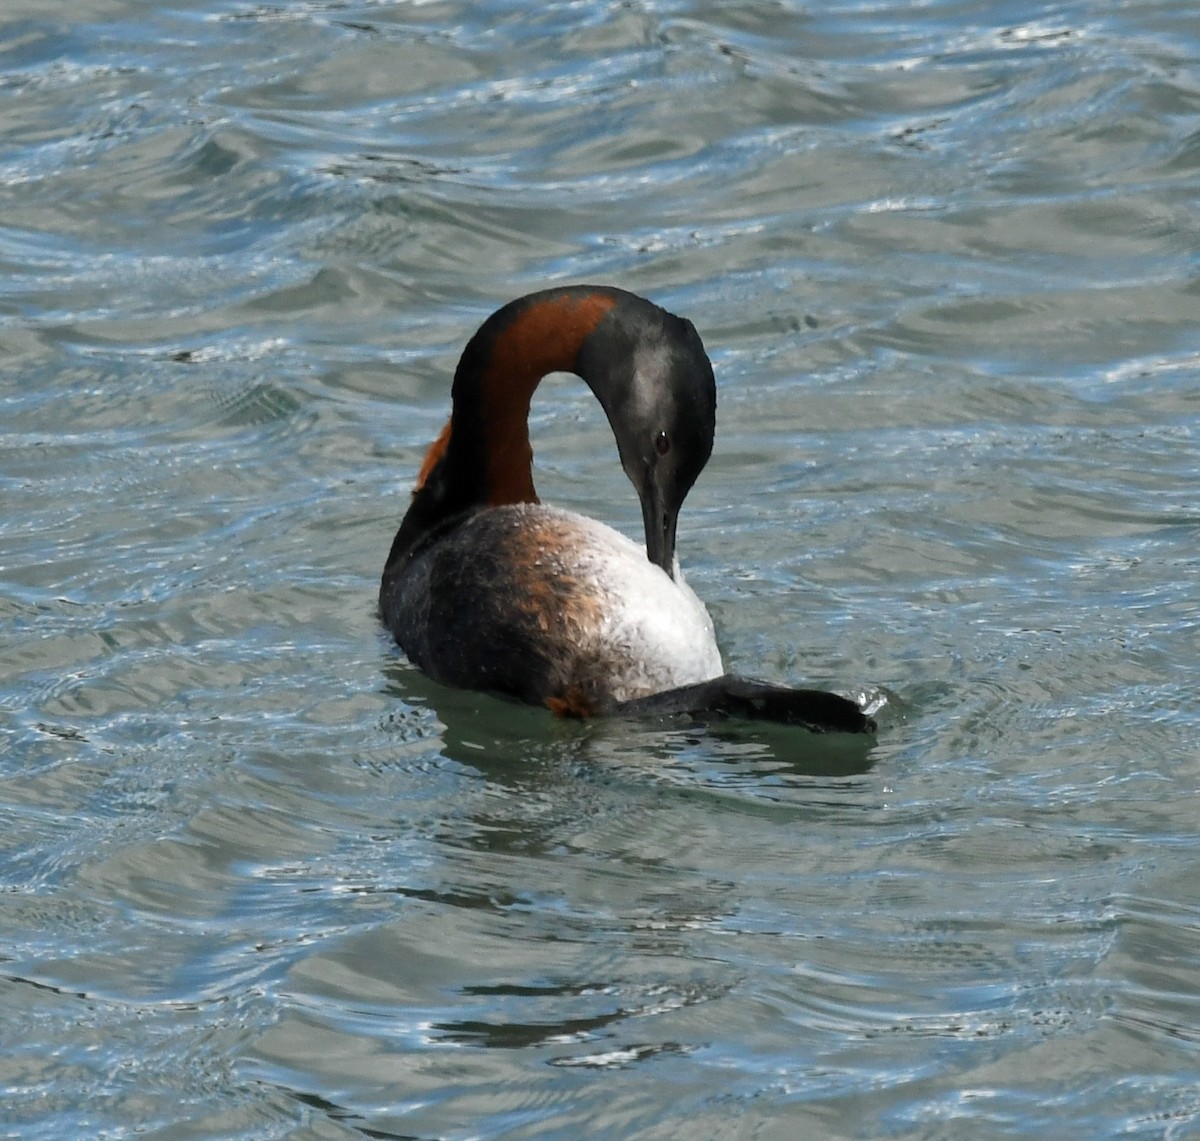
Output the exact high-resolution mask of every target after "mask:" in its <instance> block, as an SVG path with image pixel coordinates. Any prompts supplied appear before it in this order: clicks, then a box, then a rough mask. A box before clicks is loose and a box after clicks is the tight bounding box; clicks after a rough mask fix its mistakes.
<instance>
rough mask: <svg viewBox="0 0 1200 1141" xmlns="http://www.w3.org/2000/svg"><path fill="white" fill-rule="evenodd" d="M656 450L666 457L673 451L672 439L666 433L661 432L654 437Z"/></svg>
mask: <svg viewBox="0 0 1200 1141" xmlns="http://www.w3.org/2000/svg"><path fill="white" fill-rule="evenodd" d="M654 450H655V451H656V452H658V454H659V455H660V456H665V455H666V454H667V452H669V451H670V450H671V437H670V436H668V435H667V434H666V432H659V434H658V435H657V436H655V437H654Z"/></svg>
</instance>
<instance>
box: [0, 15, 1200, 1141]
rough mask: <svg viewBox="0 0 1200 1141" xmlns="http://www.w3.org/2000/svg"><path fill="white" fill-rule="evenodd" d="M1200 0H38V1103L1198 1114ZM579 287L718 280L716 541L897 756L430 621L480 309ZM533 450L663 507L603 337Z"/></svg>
mask: <svg viewBox="0 0 1200 1141" xmlns="http://www.w3.org/2000/svg"><path fill="white" fill-rule="evenodd" d="M1193 24H1194V14H1193V13H1191V12H1190V11H1189V10H1187V9H1186V8H1185V7H1184V6H1181V5H1172V4H1148V3H1146V4H1135V5H1133V6H1126V7H1125V8H1122V9H1121V10H1120V11H1119V12H1114V13H1111V14H1108V15H1098V14H1097V13H1096V12H1094V11H1093V10H1092V9H1090V8H1085V7H1079V6H1071V7H1067V8H1063V9H1057V10H1055V11H1054V12H1050V11H1047V10H1044V9H1040V8H1031V7H1028V6H1022V5H1019V4H1006V5H1002V6H1000V7H998V8H997V7H996V6H994V5H993V6H970V5H968V6H965V7H964V6H958V7H947V6H945V5H934V6H932V7H923V8H919V9H912V8H910V7H887V6H883V7H872V8H862V7H854V6H843V7H835V8H833V9H828V10H822V11H821V12H810V11H806V10H800V9H794V8H792V7H790V6H787V5H782V6H781V5H766V4H763V5H745V6H741V7H737V8H731V7H729V6H728V5H705V4H655V3H642V4H624V5H615V4H614V5H604V4H595V5H582V6H581V5H550V6H548V7H546V6H543V7H542V8H541V9H539V10H538V12H537V13H532V12H531V11H530V10H528V9H527V8H522V7H520V6H513V5H505V4H487V5H482V6H478V5H477V6H468V5H459V4H455V3H445V4H441V3H435V4H422V5H414V4H406V3H388V2H383V3H363V4H359V5H349V6H346V5H342V4H317V3H312V4H298V5H287V6H283V7H279V6H274V7H273V6H268V5H258V6H256V5H250V4H241V3H224V4H193V5H188V4H186V3H183V4H179V5H176V6H174V7H171V8H168V9H162V8H160V7H151V6H148V5H145V4H144V3H141V2H133V0H130V2H125V3H123V2H120V0H112V2H111V3H104V4H94V5H90V6H89V7H88V12H87V15H86V17H84V18H81V16H80V13H79V12H78V11H76V10H75V8H71V9H70V10H68V9H67V8H66V7H65V6H63V5H60V4H56V3H54V2H48V3H43V4H40V5H37V6H31V5H21V4H16V5H11V4H10V5H8V6H7V7H6V8H5V12H4V14H3V15H2V16H0V49H2V55H0V59H3V72H2V75H0V99H2V100H3V106H4V114H5V143H4V146H3V147H2V148H0V202H2V204H3V210H2V211H0V264H2V265H3V268H4V273H3V274H2V275H0V360H3V362H4V366H5V367H4V372H3V374H2V376H0V402H2V405H3V417H2V419H0V504H2V505H3V506H2V507H0V626H2V630H3V633H2V635H0V725H2V726H3V730H4V737H3V746H2V754H0V755H2V756H3V765H2V767H0V782H2V791H0V805H2V807H3V813H4V835H5V837H6V843H5V846H4V855H3V857H2V861H3V862H2V864H0V866H2V867H3V869H4V872H3V882H4V885H5V887H6V888H7V890H6V891H5V892H4V893H3V894H0V908H2V909H3V922H2V923H0V930H3V932H4V935H3V939H2V940H0V955H2V956H3V957H4V960H5V963H6V965H5V968H4V970H3V971H2V972H0V1014H2V1015H3V1018H0V1025H2V1026H3V1027H4V1029H3V1030H2V1031H0V1042H2V1044H3V1049H0V1056H3V1058H4V1059H5V1060H4V1062H3V1064H2V1065H0V1075H2V1082H3V1095H4V1096H3V1102H4V1105H5V1118H6V1124H7V1125H8V1127H9V1129H10V1130H11V1131H13V1134H14V1136H22V1137H47V1138H50V1137H53V1138H56V1139H57V1138H61V1137H64V1136H93V1135H100V1134H104V1135H115V1134H117V1133H121V1132H128V1131H130V1130H132V1129H134V1128H142V1129H143V1130H144V1131H145V1132H146V1133H148V1134H149V1135H151V1136H159V1137H185V1136H220V1137H255V1138H259V1137H274V1136H280V1137H282V1136H289V1137H314V1138H315V1137H353V1136H362V1135H363V1134H364V1133H368V1134H370V1135H371V1136H381V1137H382V1136H397V1137H399V1136H421V1137H425V1136H430V1137H431V1136H451V1137H466V1136H479V1135H488V1136H492V1135H504V1136H531V1135H534V1134H539V1135H545V1134H548V1133H552V1134H556V1135H561V1136H601V1135H603V1136H626V1135H628V1136H645V1137H666V1136H677V1135H679V1134H680V1133H682V1132H685V1131H686V1132H687V1133H688V1135H689V1136H693V1135H694V1136H718V1135H720V1136H731V1137H739V1136H750V1135H754V1136H779V1137H785V1136H786V1137H793V1136H798V1135H802V1134H804V1133H805V1131H811V1132H813V1133H817V1132H819V1134H820V1135H821V1136H860V1135H870V1136H875V1135H880V1134H888V1133H895V1134H910V1133H911V1134H919V1135H921V1136H929V1137H938V1136H946V1137H951V1136H961V1135H963V1134H964V1133H966V1132H971V1133H973V1134H980V1133H982V1134H984V1135H993V1134H1001V1133H1003V1134H1020V1135H1026V1136H1046V1135H1050V1134H1052V1133H1056V1132H1059V1131H1061V1130H1062V1128H1063V1127H1064V1126H1065V1125H1067V1124H1069V1125H1070V1126H1072V1127H1073V1128H1075V1129H1080V1130H1082V1131H1083V1132H1084V1133H1086V1134H1087V1135H1088V1136H1107V1135H1113V1134H1117V1133H1131V1134H1134V1135H1147V1136H1161V1135H1163V1134H1164V1133H1166V1134H1168V1135H1179V1136H1183V1135H1186V1134H1188V1133H1189V1131H1193V1130H1194V1129H1195V1127H1196V1120H1197V1116H1198V1114H1200V1095H1197V1093H1196V1090H1195V1082H1194V1079H1193V1075H1194V1073H1195V1069H1196V1064H1197V1057H1196V1055H1197V1039H1198V1037H1200V1030H1198V1029H1197V1027H1198V1026H1200V1017H1198V1015H1200V1011H1198V1010H1197V1003H1196V999H1195V994H1196V989H1197V988H1196V975H1197V970H1196V968H1197V961H1196V954H1195V951H1194V945H1195V942H1196V939H1195V936H1196V929H1197V926H1198V925H1200V906H1198V901H1197V899H1196V894H1195V891H1194V889H1193V886H1192V883H1193V879H1194V876H1193V874H1192V865H1193V864H1194V860H1195V853H1196V847H1197V834H1196V826H1195V820H1196V818H1197V812H1196V808H1197V805H1196V794H1197V782H1196V779H1195V776H1194V772H1193V769H1194V765H1193V763H1192V762H1193V758H1194V755H1195V741H1196V737H1197V717H1196V709H1195V700H1194V694H1195V690H1196V678H1197V672H1198V665H1200V658H1198V656H1197V645H1198V643H1197V638H1196V632H1197V626H1198V625H1200V620H1198V619H1200V610H1198V608H1197V605H1196V603H1195V601H1194V595H1195V590H1194V584H1195V580H1196V571H1197V556H1196V552H1195V546H1196V543H1195V540H1196V534H1197V522H1198V520H1200V505H1198V502H1197V496H1196V493H1195V490H1194V482H1195V471H1196V463H1195V459H1196V455H1195V451H1196V449H1195V427H1194V425H1195V423H1196V414H1197V412H1198V411H1200V398H1198V397H1197V395H1196V393H1197V391H1198V388H1197V385H1196V383H1195V382H1196V379H1197V372H1198V362H1200V339H1198V336H1197V331H1196V320H1195V314H1196V296H1197V287H1196V267H1197V265H1198V264H1200V257H1198V253H1200V241H1198V232H1197V227H1196V222H1195V212H1194V198H1195V184H1196V175H1197V170H1198V169H1200V168H1198V155H1200V151H1198V149H1197V146H1196V140H1197V138H1198V137H1200V88H1198V87H1197V84H1196V81H1195V74H1194V66H1193V64H1194V60H1195V58H1196V57H1197V46H1198V45H1197V42H1196V33H1195V28H1194V26H1193ZM564 280H598V281H613V282H616V283H619V284H622V285H625V286H627V287H629V288H633V289H637V290H640V291H643V292H645V293H647V294H649V295H651V296H652V297H654V298H655V299H656V300H659V301H661V302H662V303H664V304H666V305H667V306H668V307H671V308H674V309H676V310H677V311H679V312H683V313H686V315H688V316H689V317H691V318H692V319H693V320H694V321H695V322H696V324H697V325H698V327H699V328H700V329H701V332H702V333H703V335H704V337H705V339H706V342H707V344H708V345H709V348H710V351H711V353H712V356H713V359H714V362H715V364H716V367H717V372H718V378H719V383H720V408H719V434H718V441H717V450H716V453H715V454H714V457H713V461H712V463H711V464H710V466H709V468H708V470H707V472H706V474H705V476H704V477H703V479H702V480H701V482H700V484H699V485H698V486H697V488H696V489H695V491H694V493H693V495H692V497H691V498H690V499H689V502H688V505H687V507H686V509H685V512H684V516H683V518H682V520H681V526H680V551H681V557H682V559H683V561H684V563H685V567H686V569H687V571H688V575H689V579H690V581H691V582H692V584H693V586H694V587H695V588H696V590H697V592H698V593H699V594H700V596H701V597H703V598H704V599H706V600H707V601H708V603H709V605H710V607H711V609H712V611H713V615H714V619H715V621H716V625H717V628H718V634H719V637H720V639H721V642H722V645H723V648H724V650H725V653H726V657H727V660H728V661H729V663H730V664H731V665H732V666H734V667H735V668H737V669H739V670H742V671H744V672H747V673H752V674H758V675H760V676H764V677H769V678H773V679H777V680H788V681H793V682H806V683H810V684H821V685H831V686H837V687H841V688H843V689H844V690H846V691H849V692H853V693H856V694H861V695H863V696H865V697H886V701H887V704H886V705H885V706H884V709H883V712H882V714H881V716H880V720H881V731H880V734H879V737H878V739H877V741H876V742H875V743H873V744H870V745H864V744H863V743H862V742H845V741H840V742H839V741H833V740H828V739H825V740H822V739H813V738H809V737H806V736H804V735H802V734H793V733H787V732H783V731H780V730H768V729H755V730H753V731H752V730H749V729H747V728H745V727H737V726H727V727H710V728H707V729H699V728H691V727H681V726H635V725H623V724H607V725H585V726H580V725H575V724H566V723H561V722H555V721H553V720H552V719H550V718H548V717H546V716H544V715H543V714H541V713H539V712H537V711H536V710H525V709H519V708H514V707H512V706H509V705H505V704H502V703H499V702H495V701H492V700H490V699H487V698H481V697H479V696H477V695H472V694H461V693H453V692H448V691H446V690H444V689H441V688H440V687H437V686H434V685H432V684H431V683H429V682H427V681H425V680H424V679H422V678H421V677H420V675H419V674H417V673H415V671H413V670H411V669H410V668H408V667H407V666H406V665H404V664H403V663H402V662H400V661H399V660H398V658H397V656H396V654H395V652H394V650H393V648H392V647H391V646H390V645H389V644H388V640H387V638H386V636H385V635H384V634H383V633H382V631H381V630H380V629H379V627H378V625H377V621H376V617H375V614H374V592H375V585H376V579H377V574H378V572H379V569H380V564H381V562H382V558H383V556H384V554H385V552H386V549H387V546H388V543H389V542H390V538H391V532H392V529H393V528H394V526H395V525H396V522H397V520H398V517H399V514H400V511H401V509H402V505H403V502H404V496H405V494H406V493H407V488H408V485H409V480H410V479H411V477H412V473H413V471H414V469H415V467H416V465H417V464H418V462H419V459H420V456H421V454H422V452H423V450H424V447H425V446H426V445H427V443H428V441H429V440H430V439H431V438H432V437H433V436H434V435H435V434H436V432H437V431H438V429H439V428H440V426H441V424H442V422H443V420H444V417H445V414H446V405H447V390H448V378H449V376H450V374H451V372H452V369H453V366H454V361H455V358H456V354H457V352H458V350H459V348H460V347H461V345H462V343H463V341H464V339H465V337H466V336H467V335H468V334H469V333H470V331H471V330H472V329H473V327H474V326H475V324H477V322H478V321H479V320H481V319H482V318H483V317H484V316H485V315H486V314H487V312H489V311H490V310H491V309H492V308H493V307H494V306H495V305H497V304H499V303H500V302H502V301H504V300H506V299H508V298H509V297H511V296H514V295H516V294H517V293H520V292H522V291H524V290H526V289H531V288H535V287H538V286H540V285H543V284H545V283H547V282H549V281H564ZM534 438H535V442H536V445H537V448H538V463H539V488H540V490H541V491H542V493H543V495H544V496H545V497H546V498H548V499H554V500H557V501H559V502H562V503H564V504H566V505H568V506H572V507H576V508H578V509H580V510H585V511H589V512H594V513H602V514H603V515H604V516H605V518H607V519H608V520H609V521H611V522H613V523H615V524H617V525H620V526H622V527H624V528H626V529H627V530H630V531H633V532H636V530H637V527H638V511H637V507H636V502H635V501H634V500H633V496H632V493H631V491H630V490H629V488H628V487H627V486H626V485H625V481H624V478H623V476H622V475H621V473H620V471H619V466H618V465H617V464H616V463H615V462H614V455H613V449H612V446H611V443H610V441H609V438H608V436H607V434H606V428H605V426H604V424H603V419H602V416H601V415H600V414H599V412H598V409H595V408H594V407H593V406H592V404H591V402H590V400H589V398H588V396H587V394H586V392H583V391H582V389H581V386H574V385H571V384H567V383H559V382H553V383H550V384H548V385H547V386H546V388H545V389H544V391H543V392H542V393H540V394H539V401H538V403H537V405H536V406H535V410H534Z"/></svg>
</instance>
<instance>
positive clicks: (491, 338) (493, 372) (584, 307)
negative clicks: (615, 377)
mask: <svg viewBox="0 0 1200 1141" xmlns="http://www.w3.org/2000/svg"><path fill="white" fill-rule="evenodd" d="M625 296H627V295H626V294H624V293H623V292H622V291H621V290H618V289H606V288H602V287H597V286H576V287H566V288H561V289H548V290H543V291H542V292H540V293H533V294H530V295H528V296H526V297H522V298H520V299H518V300H517V301H513V302H510V303H509V304H508V305H505V306H504V307H503V308H502V309H499V310H497V311H496V312H495V313H493V314H492V316H491V317H489V318H488V319H487V320H486V321H485V322H484V323H483V325H482V326H481V327H480V328H479V331H478V332H477V333H476V334H475V335H474V336H473V337H472V338H471V340H470V341H469V342H468V343H467V347H466V348H465V349H464V350H463V355H462V358H461V359H460V360H459V362H458V368H457V370H456V371H455V374H454V387H453V389H452V393H451V395H452V412H451V416H450V421H449V423H448V424H447V425H446V427H445V428H444V429H443V430H442V433H441V435H440V436H438V438H437V440H436V441H434V443H433V445H432V446H431V447H430V449H429V451H428V453H427V454H426V456H425V461H424V463H423V464H422V465H421V471H420V473H419V475H418V477H417V483H416V486H415V488H414V489H413V500H412V504H411V506H410V507H409V510H408V513H407V514H406V515H405V517H404V521H403V523H402V524H401V527H400V531H399V533H398V534H397V536H396V541H395V543H394V544H393V546H392V553H391V556H390V557H389V559H388V566H389V567H391V566H393V565H394V564H395V563H396V562H398V561H399V560H400V559H401V558H402V557H403V555H404V554H406V553H407V552H408V551H410V550H412V549H413V548H414V547H415V546H416V545H417V544H418V543H419V542H420V541H421V539H422V538H423V537H424V536H425V535H427V534H429V533H430V532H431V531H433V530H435V529H436V528H437V527H438V526H439V525H440V524H442V523H444V522H445V521H447V520H449V519H451V518H454V517H456V516H458V515H461V514H462V513H463V512H465V511H469V510H472V509H474V508H477V507H485V506H490V507H496V506H500V505H501V504H506V503H536V502H537V501H538V499H537V492H536V490H535V489H534V486H533V449H532V448H531V447H530V444H529V404H530V401H531V399H532V397H533V393H534V390H535V389H536V388H537V386H538V384H539V383H540V382H541V380H542V378H543V377H544V376H546V374H547V373H551V372H577V371H578V369H577V358H578V357H579V354H580V349H581V348H582V347H583V345H584V343H585V342H586V341H587V339H588V338H589V337H590V336H591V335H592V333H594V332H595V330H596V327H597V326H598V325H599V324H600V322H601V321H602V320H603V319H604V317H605V316H606V315H607V314H608V313H609V311H610V310H612V309H613V308H614V307H615V306H616V305H617V304H618V303H619V302H620V301H621V299H622V298H623V297H625ZM584 379H585V380H586V381H587V382H588V384H589V385H590V386H591V387H592V389H593V391H595V383H596V379H595V378H593V377H589V376H585V377H584ZM597 395H598V396H599V395H600V394H599V393H597ZM601 403H603V400H602V401H601Z"/></svg>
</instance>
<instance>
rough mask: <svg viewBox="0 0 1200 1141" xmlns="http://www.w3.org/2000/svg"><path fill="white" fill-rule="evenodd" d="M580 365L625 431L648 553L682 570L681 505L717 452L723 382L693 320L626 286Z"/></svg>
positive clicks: (623, 450)
mask: <svg viewBox="0 0 1200 1141" xmlns="http://www.w3.org/2000/svg"><path fill="white" fill-rule="evenodd" d="M577 371H578V372H579V373H580V375H581V376H583V377H585V379H587V380H588V382H589V383H590V384H591V386H592V389H593V391H594V392H595V393H596V395H597V397H599V399H600V403H601V404H602V405H603V406H604V410H605V412H606V413H607V414H608V419H609V423H610V424H611V425H612V428H613V433H614V435H615V436H616V438H617V448H618V450H619V452H620V455H621V466H622V467H623V468H624V469H625V474H626V475H627V476H628V477H629V479H630V481H631V482H632V483H633V486H634V487H635V488H637V492H638V495H639V497H640V498H641V501H642V521H643V523H644V524H645V528H646V554H647V556H648V557H649V558H650V561H651V562H653V563H656V564H657V565H658V566H660V567H662V568H663V570H665V571H666V572H667V574H669V575H674V567H675V526H676V522H677V520H678V517H679V509H680V507H682V505H683V501H684V499H685V498H686V497H687V493H688V492H689V491H690V490H691V488H692V484H694V483H695V482H696V478H697V477H698V476H699V475H700V472H701V471H702V470H703V468H704V465H705V464H706V463H707V462H708V457H709V456H710V455H711V454H712V446H713V431H714V428H715V426H716V410H717V387H716V381H715V380H714V378H713V370H712V364H711V363H710V362H709V359H708V354H707V353H705V351H704V345H703V344H702V343H701V341H700V335H699V334H698V333H697V332H696V330H695V327H694V326H693V325H692V323H691V322H690V321H686V320H684V319H683V318H681V317H676V316H675V315H674V314H672V313H668V312H666V311H665V310H663V309H660V308H659V307H658V306H657V305H654V304H652V303H651V302H649V301H646V300H644V299H643V298H640V297H636V296H634V295H633V294H624V295H622V297H621V300H620V301H619V302H618V304H617V305H615V306H614V307H613V309H612V310H611V311H610V312H609V313H608V314H607V315H606V316H605V317H604V318H603V320H601V322H600V323H599V324H598V325H597V327H596V329H595V331H594V332H593V333H592V335H591V336H590V337H589V338H588V339H587V341H586V342H585V343H584V345H583V347H582V348H581V350H580V353H579V358H578V361H577Z"/></svg>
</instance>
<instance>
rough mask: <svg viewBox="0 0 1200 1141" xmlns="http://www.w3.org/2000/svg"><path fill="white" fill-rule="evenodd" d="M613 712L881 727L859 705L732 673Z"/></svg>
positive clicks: (832, 728) (865, 729)
mask: <svg viewBox="0 0 1200 1141" xmlns="http://www.w3.org/2000/svg"><path fill="white" fill-rule="evenodd" d="M608 712H611V713H616V714H618V715H619V716H625V717H647V716H662V715H669V714H675V713H686V714H691V715H692V716H695V717H701V718H703V717H716V718H724V717H739V718H744V719H746V720H750V721H776V722H780V723H782V724H785V725H800V726H803V727H804V728H805V729H810V730H812V731H813V732H814V733H874V732H875V722H874V721H872V720H871V718H870V717H868V716H867V715H866V714H865V713H863V711H862V710H861V709H859V707H858V706H857V705H855V703H854V702H853V701H850V700H849V699H848V698H845V697H840V696H838V694H836V693H826V692H825V691H824V690H820V689H788V688H787V687H786V686H782V685H771V684H769V683H768V682H763V681H752V680H751V679H749V678H744V677H738V676H737V675H735V674H726V675H725V676H724V677H718V678H713V679H712V680H711V681H702V682H698V683H697V684H696V685H685V686H682V687H681V688H679V689H669V690H667V691H666V692H664V693H654V694H651V695H650V696H649V697H639V698H636V699H634V700H633V701H623V702H621V703H620V704H618V705H616V706H614V707H613V708H612V709H611V710H609V711H608Z"/></svg>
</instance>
